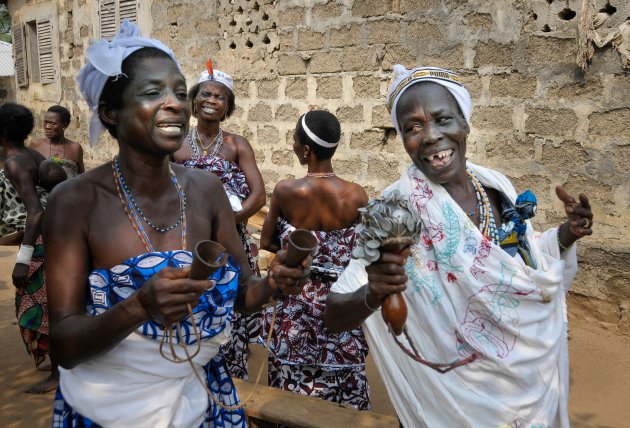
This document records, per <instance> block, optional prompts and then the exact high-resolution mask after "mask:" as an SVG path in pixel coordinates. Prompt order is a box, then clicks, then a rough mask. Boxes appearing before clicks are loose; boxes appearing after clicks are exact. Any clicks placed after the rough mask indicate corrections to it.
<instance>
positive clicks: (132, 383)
mask: <svg viewBox="0 0 630 428" xmlns="http://www.w3.org/2000/svg"><path fill="white" fill-rule="evenodd" d="M87 61H88V62H87V64H86V65H85V66H84V68H83V69H82V70H81V72H80V73H79V77H78V83H79V87H80V89H81V92H82V93H83V95H84V96H85V99H86V101H87V103H88V105H90V107H91V108H92V109H93V114H94V118H93V120H92V121H91V123H90V137H91V141H92V142H93V143H96V142H97V141H98V138H99V137H100V134H101V133H102V132H103V131H104V130H105V129H107V130H108V131H109V133H110V134H111V135H112V136H113V137H114V138H115V139H116V141H117V143H118V147H119V152H118V154H117V155H116V156H115V157H114V159H113V160H112V161H111V162H107V163H105V164H103V165H101V166H99V167H96V168H94V169H92V170H90V171H88V172H86V173H84V174H81V175H80V176H78V177H76V178H75V179H73V180H68V181H67V182H65V183H64V184H62V185H61V186H62V188H61V189H60V190H59V191H58V192H56V193H54V195H53V196H52V198H51V199H50V201H49V204H48V210H49V211H47V213H46V218H45V220H44V223H45V224H44V242H45V245H46V250H47V251H50V254H51V255H50V257H49V259H47V261H46V262H47V281H48V286H49V288H48V296H49V306H50V340H51V348H52V350H53V352H54V354H55V356H56V357H57V358H58V361H59V364H60V366H61V368H60V381H59V389H58V391H57V395H56V397H55V408H54V417H53V426H54V427H88V426H89V427H99V426H103V427H152V428H154V427H163V428H166V427H186V428H188V427H204V428H205V427H243V426H245V425H246V422H245V416H244V413H243V409H242V408H241V407H239V406H238V396H237V394H236V390H235V388H234V385H233V384H232V381H231V379H230V376H229V375H228V374H227V373H226V370H225V364H224V361H223V357H222V355H221V353H220V352H219V350H220V347H221V346H222V345H223V344H224V343H225V342H226V341H227V340H228V339H229V336H230V329H231V327H230V319H231V317H232V316H233V314H234V311H235V310H237V311H240V312H242V313H245V314H248V313H252V312H254V311H259V310H260V309H261V306H262V305H263V304H264V303H267V302H268V300H269V299H270V297H271V296H272V295H273V294H274V293H276V292H277V291H276V290H282V291H283V292H285V291H287V290H289V288H288V287H289V286H290V287H295V288H292V290H294V292H299V289H300V287H299V284H300V283H301V281H302V280H303V278H304V277H305V276H306V275H307V274H308V273H307V271H306V269H305V267H307V266H308V262H309V260H306V261H304V262H303V265H302V266H300V267H298V268H291V269H290V268H287V267H285V266H284V265H282V263H283V261H284V258H285V257H284V254H279V255H278V258H279V260H278V261H277V262H276V261H274V262H273V263H272V265H271V267H270V268H271V269H270V271H271V272H272V273H273V278H269V277H266V278H264V279H261V278H258V277H257V276H255V275H253V272H252V270H251V268H250V266H249V263H248V260H247V256H246V255H245V252H244V251H243V246H242V245H241V242H240V239H239V237H238V234H237V231H236V228H235V222H234V217H233V214H232V209H231V207H230V203H229V201H228V198H227V197H226V196H225V192H224V190H223V187H222V186H221V183H220V181H219V180H218V179H217V178H216V177H214V176H212V175H210V174H206V173H203V172H199V171H191V170H190V169H187V168H184V167H182V166H179V165H175V164H172V163H171V162H169V157H170V156H171V155H172V154H173V153H174V152H175V151H177V150H178V149H179V148H180V147H181V145H182V143H183V141H184V139H185V137H186V135H187V133H188V121H189V119H190V105H189V103H188V98H187V94H186V89H187V88H186V81H185V79H184V76H183V74H182V72H181V69H180V67H179V65H178V64H177V62H176V60H175V58H174V56H173V53H172V52H171V51H170V49H168V48H167V47H166V46H164V45H163V44H162V43H160V42H159V41H157V40H154V39H146V38H143V37H140V35H139V34H138V29H137V28H136V27H135V26H134V25H133V24H130V23H129V22H127V21H126V22H125V23H123V25H122V27H121V30H120V32H119V33H118V34H117V36H116V37H115V38H114V39H113V40H112V41H111V42H107V41H104V40H101V41H99V42H97V43H96V44H95V45H93V46H91V47H90V48H88V51H87ZM191 195H194V198H195V200H194V203H192V202H191V200H190V199H189V197H190V196H191ZM173 207H175V209H174V208H173ZM200 240H212V241H216V242H218V243H220V244H221V245H223V247H225V249H226V252H227V253H228V254H229V257H227V262H226V264H225V265H223V266H222V267H221V268H219V269H218V270H217V271H216V272H215V273H214V274H212V275H211V276H209V277H208V278H206V279H203V280H193V279H189V278H188V276H189V272H190V270H189V268H188V267H189V265H190V264H191V261H192V253H191V250H192V249H194V247H195V245H196V244H197V242H198V241H200ZM174 327H176V328H175V330H174Z"/></svg>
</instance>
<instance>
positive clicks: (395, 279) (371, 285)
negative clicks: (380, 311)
mask: <svg viewBox="0 0 630 428" xmlns="http://www.w3.org/2000/svg"><path fill="white" fill-rule="evenodd" d="M410 254H411V250H410V249H409V248H405V249H404V250H402V251H401V252H400V253H397V252H390V251H388V250H385V249H381V257H380V258H379V259H378V261H376V262H374V263H372V264H371V265H369V266H367V267H366V268H365V270H366V272H367V274H368V284H367V297H366V298H367V299H369V300H370V303H371V304H374V303H375V302H376V301H378V302H379V304H380V302H382V300H383V299H384V298H385V297H387V296H389V295H390V294H393V293H401V292H403V291H405V289H406V288H407V287H406V285H405V284H406V283H407V280H408V278H407V274H406V273H405V264H406V263H407V258H408V257H409V255H410Z"/></svg>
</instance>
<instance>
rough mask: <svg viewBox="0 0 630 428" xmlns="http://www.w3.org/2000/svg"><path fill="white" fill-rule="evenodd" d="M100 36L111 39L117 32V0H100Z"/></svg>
mask: <svg viewBox="0 0 630 428" xmlns="http://www.w3.org/2000/svg"><path fill="white" fill-rule="evenodd" d="M98 23H99V31H100V37H101V38H103V39H108V40H111V39H112V37H114V35H115V34H116V30H117V28H118V27H117V25H116V0H100V1H99V5H98Z"/></svg>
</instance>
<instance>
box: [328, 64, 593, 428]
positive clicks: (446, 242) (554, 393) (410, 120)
mask: <svg viewBox="0 0 630 428" xmlns="http://www.w3.org/2000/svg"><path fill="white" fill-rule="evenodd" d="M394 72H395V73H396V76H395V81H394V83H393V84H392V86H391V89H390V92H389V102H388V108H389V110H390V112H391V117H392V122H393V125H394V127H395V128H396V130H397V131H398V134H399V135H400V137H401V138H402V141H403V145H404V147H405V150H406V152H407V154H408V155H409V158H410V160H411V162H412V165H411V166H409V168H407V169H406V170H405V171H404V172H403V174H402V176H401V177H400V179H399V180H398V181H396V182H395V183H394V184H392V185H391V186H389V187H388V188H387V189H385V190H384V191H383V195H390V194H391V192H398V193H397V194H398V195H402V197H404V198H405V200H406V201H407V202H408V203H409V205H410V207H411V209H412V211H413V212H414V215H416V216H417V218H418V219H419V220H420V222H421V224H422V230H421V232H420V234H419V236H417V237H416V243H414V244H412V245H411V247H410V248H407V249H404V250H403V251H402V252H401V253H400V254H399V253H395V252H391V251H382V252H381V254H380V258H379V259H378V260H377V261H376V262H373V263H371V264H370V263H367V262H364V261H363V260H352V261H351V262H350V264H349V265H348V267H347V268H346V270H345V271H344V273H343V275H342V276H341V277H340V278H339V281H338V282H337V283H335V284H334V285H333V287H332V290H331V293H330V294H329V296H328V301H327V307H326V308H327V311H326V325H327V326H328V327H329V328H330V329H331V330H332V331H336V332H340V331H345V330H350V329H353V328H356V327H357V326H359V325H361V326H363V328H364V330H365V332H366V336H367V338H368V343H369V345H370V351H371V352H372V355H373V356H374V360H375V361H376V363H377V367H378V369H379V371H380V373H381V377H382V378H383V381H384V383H385V385H386V387H387V391H388V393H389V396H390V399H391V402H392V404H393V405H394V407H395V408H396V412H397V414H398V417H399V418H400V420H401V422H402V426H404V427H406V428H411V427H421V426H428V427H443V426H449V427H450V426H456V427H517V426H518V427H521V426H522V427H525V426H527V427H533V426H537V427H538V426H544V427H568V426H569V418H568V409H567V397H568V396H567V394H568V380H569V379H568V357H567V352H568V351H567V336H566V332H567V326H566V303H565V302H566V301H565V294H566V292H567V291H568V289H569V287H570V286H571V282H572V280H573V278H574V277H575V274H576V272H577V258H576V250H575V245H574V243H575V241H577V240H578V239H580V238H582V237H584V236H587V235H590V234H591V233H592V232H591V231H592V230H591V226H592V225H593V214H592V212H591V208H590V206H589V202H588V199H587V198H586V196H584V195H583V194H580V196H579V199H574V198H573V197H571V196H569V195H568V194H567V193H566V192H565V191H564V190H563V189H562V188H561V187H560V186H558V187H557V188H556V193H557V195H558V198H559V199H560V200H561V201H562V202H563V204H564V209H565V212H566V214H567V220H566V221H565V222H563V223H562V224H561V225H560V226H557V227H554V228H552V229H549V230H547V231H546V232H544V233H542V234H535V233H534V230H533V228H532V225H531V223H530V221H529V220H528V219H529V218H531V217H532V216H533V215H534V214H535V212H536V198H535V197H534V195H533V193H531V191H527V192H524V193H523V194H521V195H517V192H516V190H515V189H514V187H513V186H512V184H511V183H510V181H509V180H508V179H507V178H506V177H505V176H504V175H502V174H500V173H498V172H496V171H493V170H491V169H488V168H483V167H481V166H478V165H475V164H473V163H472V162H470V161H468V160H467V159H466V145H467V137H468V133H469V132H470V113H471V110H472V100H471V98H470V94H469V93H468V91H467V90H466V88H465V87H464V86H463V85H462V83H461V80H460V78H459V76H458V75H457V74H455V73H453V72H452V71H450V70H444V69H439V68H434V67H421V68H416V69H413V70H406V69H405V68H404V67H402V66H400V65H396V66H395V67H394ZM395 194H396V193H394V195H395ZM366 265H367V266H366ZM393 293H403V295H404V299H405V300H406V302H407V307H408V310H407V313H408V319H407V322H406V328H405V329H404V330H403V331H404V332H405V334H404V335H401V336H400V338H399V339H398V338H396V336H394V334H390V332H389V330H388V326H387V325H386V324H385V322H384V321H383V317H381V314H379V313H377V311H379V310H380V308H381V305H382V302H383V299H384V298H385V297H386V296H388V295H390V294H393Z"/></svg>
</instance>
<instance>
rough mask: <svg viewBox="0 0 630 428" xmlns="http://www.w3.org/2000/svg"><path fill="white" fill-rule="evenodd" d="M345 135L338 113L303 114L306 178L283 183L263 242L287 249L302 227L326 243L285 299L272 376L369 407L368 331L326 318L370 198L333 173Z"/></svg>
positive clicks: (297, 139) (300, 131) (300, 148)
mask: <svg viewBox="0 0 630 428" xmlns="http://www.w3.org/2000/svg"><path fill="white" fill-rule="evenodd" d="M340 136H341V127H340V125H339V121H338V120H337V118H336V117H335V116H334V115H333V114H331V113H329V112H327V111H322V110H315V111H310V112H308V113H306V114H304V115H303V116H301V117H300V119H299V120H298V122H297V126H296V128H295V133H294V135H293V140H294V144H293V151H294V152H295V155H296V156H297V159H298V161H299V163H300V165H307V167H308V170H307V173H306V176H305V177H303V178H300V179H296V180H283V181H280V182H279V183H278V184H277V185H276V187H275V189H274V191H273V194H272V196H271V205H270V207H269V214H268V215H267V218H266V219H265V223H264V226H263V231H262V235H261V239H260V244H261V247H262V248H264V249H266V250H269V251H278V250H280V249H284V248H286V246H287V242H288V236H289V234H290V233H291V232H292V231H293V230H295V229H296V228H299V229H306V230H310V231H313V233H314V234H315V236H316V237H317V240H318V243H319V245H318V248H317V249H316V250H315V251H314V254H313V260H314V261H313V265H312V267H311V272H312V273H311V278H310V279H309V281H308V282H307V284H306V286H305V287H304V289H303V291H302V293H301V294H299V295H296V296H283V297H281V298H280V299H279V300H278V303H277V318H276V322H275V325H274V329H273V337H272V341H271V344H270V349H269V368H268V378H269V385H270V386H273V387H276V388H279V389H285V390H289V391H294V392H298V393H300V394H303V395H310V396H313V397H319V398H322V399H325V400H329V401H332V402H334V403H339V404H346V405H350V406H352V407H354V408H356V409H359V410H369V409H370V397H369V386H368V383H367V377H366V374H365V357H366V355H367V344H366V342H365V338H364V336H363V332H362V331H361V329H360V328H356V329H354V330H352V331H349V332H345V333H342V334H331V333H330V332H329V331H328V330H327V329H326V328H325V326H324V319H323V314H324V309H325V307H326V305H325V301H326V295H327V294H328V291H329V290H330V286H331V285H332V283H333V282H334V281H335V280H336V278H337V276H338V275H339V273H340V272H341V271H342V270H343V268H344V267H345V266H346V265H347V264H348V262H349V261H350V253H351V251H352V249H353V245H354V237H355V235H354V228H355V226H356V222H357V217H358V212H357V209H358V208H360V207H363V206H365V204H366V203H367V195H366V194H365V191H364V190H363V188H362V187H361V186H360V185H358V184H355V183H351V182H349V181H345V180H343V179H341V178H339V177H337V175H336V174H335V172H334V171H333V167H332V163H331V159H332V156H333V155H334V153H335V151H336V149H337V145H338V144H339V138H340ZM271 315H272V310H271V308H269V309H267V311H266V313H265V316H264V324H263V332H268V331H269V328H270V324H271V319H272V316H271ZM262 339H263V340H266V339H267V338H264V337H263V338H262Z"/></svg>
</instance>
